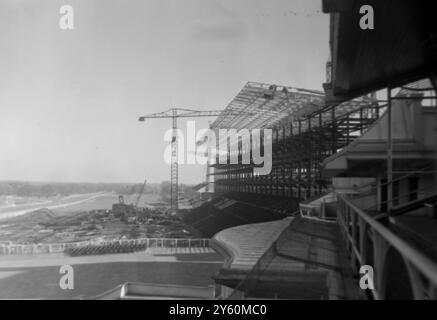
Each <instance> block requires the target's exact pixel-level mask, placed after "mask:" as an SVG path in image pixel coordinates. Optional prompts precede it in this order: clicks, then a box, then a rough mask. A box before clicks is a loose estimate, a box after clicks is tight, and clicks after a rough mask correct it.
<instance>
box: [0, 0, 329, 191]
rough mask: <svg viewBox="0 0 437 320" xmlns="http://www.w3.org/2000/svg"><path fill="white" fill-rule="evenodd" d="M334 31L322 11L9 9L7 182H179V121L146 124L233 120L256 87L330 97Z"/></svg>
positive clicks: (3, 124)
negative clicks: (70, 17) (246, 90)
mask: <svg viewBox="0 0 437 320" xmlns="http://www.w3.org/2000/svg"><path fill="white" fill-rule="evenodd" d="M63 4H69V5H71V6H72V7H73V8H74V14H75V16H74V18H75V21H74V22H75V29H74V30H71V31H66V30H61V29H60V28H59V18H60V14H59V8H60V7H61V6H62V5H63ZM328 27H329V16H328V15H325V14H322V13H321V0H314V1H309V0H301V1H292V0H269V1H266V0H219V1H218V0H129V1H125V0H80V1H79V0H75V1H73V0H68V1H66V0H65V1H55V0H38V1H37V0H26V1H23V0H20V1H19V0H0V111H1V113H0V180H32V181H34V180H36V181H89V182H140V181H142V180H144V178H145V177H147V178H148V180H149V181H150V182H160V181H162V180H169V175H170V170H169V165H167V164H166V163H165V162H164V160H163V153H164V148H165V147H166V146H167V144H168V143H166V142H164V139H163V137H164V132H165V131H166V130H167V129H168V128H170V127H171V120H170V119H163V120H152V121H148V122H145V123H141V122H138V121H137V118H138V116H140V115H143V114H147V113H152V112H160V111H164V110H166V109H169V108H171V107H181V108H194V109H199V110H209V109H212V110H215V109H221V108H224V107H226V105H227V104H228V103H229V102H230V101H231V100H232V98H233V97H234V96H235V95H236V94H237V93H238V92H239V91H240V89H241V88H242V87H243V86H244V84H245V83H246V82H247V81H258V82H265V83H274V84H278V85H289V86H295V87H305V88H308V89H321V88H322V82H323V81H324V77H325V63H326V60H327V59H328V56H329V55H328V49H329V45H328V35H329V30H328ZM211 120H214V119H213V118H210V119H200V120H199V119H198V120H196V126H197V127H199V128H202V127H205V126H207V124H208V121H211ZM180 127H181V128H182V129H184V127H185V123H184V122H183V121H181V122H180ZM204 176H205V168H204V167H202V166H199V165H184V166H181V168H180V175H179V177H180V178H179V180H180V182H183V183H198V182H201V181H203V180H204Z"/></svg>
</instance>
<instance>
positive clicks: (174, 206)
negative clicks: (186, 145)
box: [138, 108, 223, 213]
mask: <svg viewBox="0 0 437 320" xmlns="http://www.w3.org/2000/svg"><path fill="white" fill-rule="evenodd" d="M222 112H223V110H209V111H198V110H191V109H182V108H172V109H169V110H167V111H164V112H158V113H152V114H148V115H145V116H141V117H139V119H138V120H139V121H145V120H146V119H163V118H171V119H172V124H173V126H172V129H173V132H172V139H171V168H170V178H171V179H170V181H171V189H170V201H171V202H170V208H171V211H172V213H174V212H176V211H177V210H178V199H179V194H178V145H177V141H176V139H177V119H178V118H196V117H217V116H219V115H220V114H221V113H222Z"/></svg>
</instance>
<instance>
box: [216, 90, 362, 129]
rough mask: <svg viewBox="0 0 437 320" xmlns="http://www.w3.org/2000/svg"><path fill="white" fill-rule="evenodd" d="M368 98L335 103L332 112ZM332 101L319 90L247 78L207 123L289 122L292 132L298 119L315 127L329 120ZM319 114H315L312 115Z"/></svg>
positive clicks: (223, 125)
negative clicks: (219, 113) (218, 112)
mask: <svg viewBox="0 0 437 320" xmlns="http://www.w3.org/2000/svg"><path fill="white" fill-rule="evenodd" d="M370 102H371V99H369V98H368V97H361V98H359V99H354V100H351V101H347V102H344V103H342V104H340V105H337V106H336V110H335V113H336V116H340V115H342V114H346V113H350V112H351V111H354V110H358V109H359V108H361V107H363V106H366V105H368V104H369V103H370ZM330 107H333V105H327V104H326V103H325V94H324V92H322V91H316V90H308V89H301V88H294V87H288V86H279V85H274V84H264V83H257V82H248V83H247V84H246V85H245V86H244V87H243V89H242V90H241V91H240V92H239V93H238V94H237V96H236V97H235V98H234V99H233V100H232V101H231V102H230V103H229V105H228V106H227V107H226V109H225V110H224V111H223V113H222V114H221V115H220V116H219V117H218V118H217V119H216V120H215V121H214V123H213V124H212V125H211V128H212V129H231V128H232V129H237V130H240V129H249V130H251V129H266V128H275V127H284V126H285V125H286V124H291V125H292V128H293V134H295V133H297V132H295V131H296V130H297V128H298V122H299V121H300V120H308V119H309V118H312V119H311V126H312V127H316V126H318V125H320V124H321V123H324V122H325V121H330V120H331V115H330V113H327V112H324V113H321V111H322V110H323V111H326V110H327V109H328V108H330ZM316 114H318V115H320V118H319V117H315V116H314V115H316Z"/></svg>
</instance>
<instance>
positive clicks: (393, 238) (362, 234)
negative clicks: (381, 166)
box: [337, 194, 437, 299]
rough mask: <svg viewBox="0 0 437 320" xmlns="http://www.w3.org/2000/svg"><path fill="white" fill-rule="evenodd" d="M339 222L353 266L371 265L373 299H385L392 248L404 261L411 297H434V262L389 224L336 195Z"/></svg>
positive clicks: (436, 273)
mask: <svg viewBox="0 0 437 320" xmlns="http://www.w3.org/2000/svg"><path fill="white" fill-rule="evenodd" d="M337 199H338V200H337V201H338V222H339V225H340V228H341V230H342V233H343V235H344V237H345V240H346V243H347V249H348V252H349V253H350V255H351V258H352V262H353V265H354V266H357V264H359V265H366V264H367V265H371V266H372V267H373V268H374V290H371V293H372V295H373V297H374V298H376V299H384V298H387V296H386V294H387V292H386V287H387V277H388V274H387V273H388V272H389V271H388V269H387V268H386V265H387V263H388V262H389V255H388V252H389V250H395V252H396V253H398V254H399V255H400V256H401V257H402V260H403V262H404V263H405V266H406V270H407V273H408V280H409V282H410V287H411V291H412V292H411V295H412V297H413V298H414V299H437V263H436V262H434V261H433V260H431V259H430V258H428V257H427V256H426V255H424V254H423V253H421V252H420V251H419V250H417V249H416V248H414V247H413V246H411V245H410V244H409V243H407V242H406V241H405V240H403V239H401V238H400V237H398V236H397V235H396V234H395V233H393V232H392V231H391V230H390V229H389V228H388V227H386V226H384V225H383V224H382V223H380V222H378V221H376V220H375V219H373V218H372V217H371V216H369V215H368V214H367V213H365V212H364V211H363V210H361V209H360V208H358V207H356V206H355V205H354V204H353V203H352V202H351V201H349V200H348V199H347V198H346V197H345V196H344V195H342V194H338V198H337ZM394 276H396V275H394Z"/></svg>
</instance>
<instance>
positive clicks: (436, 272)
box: [338, 194, 437, 286]
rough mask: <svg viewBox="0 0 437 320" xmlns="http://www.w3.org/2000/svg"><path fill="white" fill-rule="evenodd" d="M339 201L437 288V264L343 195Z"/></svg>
mask: <svg viewBox="0 0 437 320" xmlns="http://www.w3.org/2000/svg"><path fill="white" fill-rule="evenodd" d="M338 199H339V200H340V201H343V202H344V203H345V204H346V205H347V206H348V207H349V208H350V209H352V210H353V212H354V213H355V214H357V215H358V216H359V217H360V218H361V219H363V220H364V221H365V222H366V223H367V224H368V225H369V226H370V227H371V228H372V229H373V230H375V231H376V232H377V233H378V234H379V235H380V236H381V237H382V238H384V239H385V240H386V241H387V242H388V243H389V244H390V245H391V246H392V247H393V248H395V249H396V250H397V251H398V252H399V253H400V254H401V255H402V256H403V257H404V258H405V259H407V260H408V262H409V263H411V264H412V265H413V266H414V267H416V268H417V269H418V270H419V271H420V272H421V273H422V274H423V275H424V276H426V277H427V278H428V279H429V281H430V282H432V284H433V285H434V286H437V264H436V263H435V262H434V261H432V260H431V259H429V258H428V257H427V256H425V255H424V254H422V253H421V252H419V251H418V250H417V249H415V248H414V247H413V246H411V245H410V244H409V243H407V242H406V241H404V240H403V239H401V238H399V237H398V236H397V235H395V234H394V233H393V232H392V231H390V230H389V229H388V228H386V227H385V226H383V225H382V224H381V223H380V222H378V221H376V220H374V219H373V218H372V217H370V216H369V215H368V214H367V213H365V212H364V211H363V210H361V209H360V208H358V207H356V206H355V205H354V204H353V203H352V202H350V201H349V200H348V199H346V197H345V196H344V195H342V194H338Z"/></svg>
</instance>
